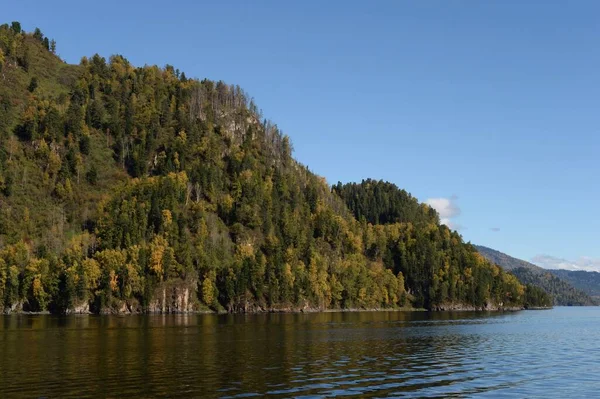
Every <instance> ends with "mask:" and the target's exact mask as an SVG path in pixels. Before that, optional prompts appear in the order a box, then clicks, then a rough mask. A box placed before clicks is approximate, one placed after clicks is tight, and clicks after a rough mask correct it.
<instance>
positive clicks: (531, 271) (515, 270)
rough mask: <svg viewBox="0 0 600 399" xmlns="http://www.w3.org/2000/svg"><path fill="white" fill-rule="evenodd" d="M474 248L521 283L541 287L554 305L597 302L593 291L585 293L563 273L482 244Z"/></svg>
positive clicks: (579, 304) (591, 303)
mask: <svg viewBox="0 0 600 399" xmlns="http://www.w3.org/2000/svg"><path fill="white" fill-rule="evenodd" d="M476 248H477V250H478V251H479V253H481V254H482V255H483V256H485V257H486V258H487V259H488V260H490V261H491V262H494V263H496V264H498V265H500V266H501V267H503V268H504V269H505V270H508V271H510V272H511V273H512V274H514V275H515V276H516V277H517V278H518V279H519V281H520V282H521V283H522V284H529V285H534V286H536V287H539V288H541V289H543V290H544V291H545V292H546V293H548V294H549V295H551V296H552V298H553V299H554V304H555V305H559V306H581V305H584V306H585V305H596V304H597V301H596V300H595V299H593V298H591V297H590V296H589V295H593V293H586V292H585V289H584V287H578V285H577V284H575V282H572V281H570V279H569V278H568V276H565V275H564V274H563V275H560V274H558V273H553V271H549V270H546V269H542V268H541V267H539V266H536V265H533V264H531V263H529V262H525V261H523V260H520V259H516V258H513V257H511V256H508V255H506V254H504V253H502V252H499V251H495V250H493V249H491V248H487V247H483V246H476ZM599 280H600V279H599ZM571 284H572V285H571ZM576 287H577V288H576ZM599 293H600V291H599Z"/></svg>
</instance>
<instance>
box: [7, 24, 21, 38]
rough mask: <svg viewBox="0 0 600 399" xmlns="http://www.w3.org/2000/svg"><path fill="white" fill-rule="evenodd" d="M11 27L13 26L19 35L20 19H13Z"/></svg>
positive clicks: (13, 29)
mask: <svg viewBox="0 0 600 399" xmlns="http://www.w3.org/2000/svg"><path fill="white" fill-rule="evenodd" d="M10 28H11V29H12V31H13V32H15V33H16V34H17V35H18V34H19V33H21V23H20V22H18V21H13V22H12V23H11V24H10Z"/></svg>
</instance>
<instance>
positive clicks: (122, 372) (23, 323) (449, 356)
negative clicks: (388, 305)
mask: <svg viewBox="0 0 600 399" xmlns="http://www.w3.org/2000/svg"><path fill="white" fill-rule="evenodd" d="M599 338H600V309H598V308H557V309H554V310H550V311H527V312H518V313H508V314H501V313H496V314H493V313H425V312H414V313H411V312H359V313H319V314H263V315H155V316H123V317H118V316H69V317H55V316H25V315H13V316H0V397H38V396H47V397H61V398H63V397H77V398H81V397H98V396H100V397H114V396H117V395H119V396H120V395H128V396H129V397H173V396H183V397H227V398H241V397H250V396H269V397H290V396H295V397H302V396H306V397H331V396H350V395H358V396H361V397H365V396H367V397H368V396H372V397H390V396H392V397H402V396H409V397H415V396H420V397H448V396H453V395H454V396H460V397H463V396H477V395H481V396H491V397H498V396H502V395H506V396H511V397H514V396H518V397H523V396H527V397H531V396H542V395H543V396H546V397H548V396H554V397H563V396H565V395H566V394H571V395H572V394H573V393H576V396H590V395H591V396H595V395H596V392H597V390H598V388H600V382H598V378H597V375H598V371H600V364H599V363H600V362H599V361H600V357H599V355H600V348H599V346H598V342H600V341H599Z"/></svg>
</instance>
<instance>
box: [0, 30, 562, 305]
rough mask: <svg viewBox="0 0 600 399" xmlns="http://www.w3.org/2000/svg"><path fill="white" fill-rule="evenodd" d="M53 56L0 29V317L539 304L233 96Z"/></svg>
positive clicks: (228, 88) (382, 191)
mask: <svg viewBox="0 0 600 399" xmlns="http://www.w3.org/2000/svg"><path fill="white" fill-rule="evenodd" d="M55 53H56V43H55V42H54V41H53V40H49V39H48V38H47V37H46V36H45V35H44V34H43V33H42V32H41V31H40V30H39V29H36V30H35V31H34V32H33V33H27V32H24V31H23V30H22V29H21V27H20V24H19V23H17V22H13V23H12V24H5V25H2V26H0V81H1V82H2V84H1V85H0V143H1V146H0V310H4V311H5V312H7V311H18V310H26V311H45V310H50V311H52V312H56V313H65V312H74V311H86V312H87V311H92V312H141V311H162V312H171V311H197V310H216V311H222V310H227V311H258V310H302V309H331V308H334V309H349V308H369V309H374V308H404V307H406V308H410V307H417V308H427V309H443V308H459V307H467V308H468V307H471V308H480V309H493V308H508V307H516V308H520V307H524V306H538V305H544V304H546V303H550V301H549V299H548V297H547V295H546V294H545V293H544V292H543V291H541V292H540V291H538V290H536V289H535V287H533V288H531V287H526V286H524V285H522V284H521V283H519V281H518V280H517V279H516V278H515V277H514V276H513V275H512V274H509V273H506V272H504V271H503V270H502V269H501V268H500V267H498V266H496V265H494V264H492V263H490V262H489V261H487V260H486V259H485V258H483V257H482V256H481V255H479V254H478V253H477V251H476V249H475V248H473V247H472V246H471V245H470V244H467V243H464V242H463V240H462V238H461V236H460V235H459V234H458V233H457V232H456V231H451V230H450V229H449V228H448V227H447V226H445V225H441V224H440V221H439V217H438V215H437V213H436V212H435V210H433V209H432V208H430V207H429V206H427V205H425V204H420V203H419V202H418V201H417V200H416V199H415V198H413V197H412V196H411V195H410V194H408V193H407V192H406V191H404V190H401V189H399V188H398V187H396V186H395V185H393V184H390V183H386V182H382V181H375V180H366V181H363V182H362V183H358V184H356V183H352V184H341V183H339V184H337V185H335V186H333V187H331V186H329V185H328V184H327V182H326V181H325V180H324V179H323V178H321V177H319V176H318V175H316V174H314V173H313V172H311V171H310V170H309V169H308V168H307V167H305V166H304V165H302V164H300V163H299V162H297V161H296V160H295V159H294V158H293V157H292V144H291V142H290V139H289V137H288V136H286V135H284V134H283V133H282V132H281V131H280V130H279V129H278V127H277V125H276V124H274V123H273V122H271V121H269V120H265V119H264V118H263V116H262V114H261V112H260V111H259V110H258V107H257V106H256V104H254V102H253V100H252V98H251V97H250V96H249V95H248V94H247V93H245V92H244V91H243V90H242V89H241V88H240V87H239V86H235V85H229V84H226V83H224V82H221V81H218V82H214V81H210V80H206V79H205V80H197V79H190V78H188V77H187V76H186V75H185V73H183V72H181V71H179V70H178V69H176V68H174V67H173V66H170V65H167V66H165V67H164V68H160V67H157V66H144V67H136V66H133V65H132V64H131V63H130V62H129V61H128V60H127V59H126V58H125V57H123V56H121V55H114V56H112V57H110V58H109V59H105V58H104V57H102V56H100V55H98V54H95V55H93V56H91V57H83V58H82V59H81V62H80V63H79V64H78V65H69V64H66V63H65V62H63V61H62V60H61V59H60V58H59V57H58V56H56V54H55ZM315 128H318V127H315Z"/></svg>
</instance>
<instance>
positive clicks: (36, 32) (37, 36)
mask: <svg viewBox="0 0 600 399" xmlns="http://www.w3.org/2000/svg"><path fill="white" fill-rule="evenodd" d="M33 37H34V38H35V39H37V40H39V41H40V42H41V43H42V44H43V42H44V34H43V33H42V31H41V30H40V28H35V30H34V31H33Z"/></svg>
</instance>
